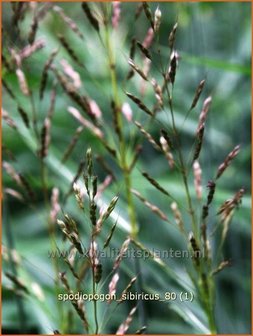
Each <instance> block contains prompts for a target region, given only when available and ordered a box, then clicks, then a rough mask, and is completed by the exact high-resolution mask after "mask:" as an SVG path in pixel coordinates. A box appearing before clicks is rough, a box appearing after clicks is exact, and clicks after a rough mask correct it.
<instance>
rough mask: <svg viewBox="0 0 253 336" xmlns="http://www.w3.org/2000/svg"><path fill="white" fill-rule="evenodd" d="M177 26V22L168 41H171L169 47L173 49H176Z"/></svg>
mask: <svg viewBox="0 0 253 336" xmlns="http://www.w3.org/2000/svg"><path fill="white" fill-rule="evenodd" d="M177 27H178V23H177V22H176V23H175V24H174V26H173V28H172V30H171V32H170V34H169V39H168V42H169V48H170V50H171V51H172V50H173V49H174V44H175V38H176V32H177Z"/></svg>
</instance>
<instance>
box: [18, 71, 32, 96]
mask: <svg viewBox="0 0 253 336" xmlns="http://www.w3.org/2000/svg"><path fill="white" fill-rule="evenodd" d="M16 75H17V78H18V82H19V87H20V90H21V92H22V93H23V94H24V95H25V96H29V95H30V91H29V88H28V85H27V81H26V78H25V74H24V72H23V71H22V70H21V69H19V68H18V69H17V70H16Z"/></svg>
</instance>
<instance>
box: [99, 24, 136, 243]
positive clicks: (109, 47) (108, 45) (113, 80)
mask: <svg viewBox="0 0 253 336" xmlns="http://www.w3.org/2000/svg"><path fill="white" fill-rule="evenodd" d="M105 46H106V49H107V53H108V65H109V69H110V77H111V84H112V90H113V97H114V100H115V104H116V106H119V105H120V100H119V95H118V87H117V76H116V71H115V60H114V55H113V51H112V45H111V39H110V34H109V27H108V20H106V25H105ZM116 118H117V121H116V122H117V124H118V125H119V127H120V132H121V133H122V116H121V112H120V110H119V109H117V112H116ZM119 147H120V162H119V165H120V167H121V169H122V172H123V175H124V182H125V192H126V199H127V207H128V215H129V220H130V224H131V236H132V237H133V238H136V237H137V234H138V227H137V221H136V215H135V210H134V202H133V196H132V193H131V188H132V181H131V172H130V170H129V167H128V165H127V160H126V143H125V141H124V138H123V137H119Z"/></svg>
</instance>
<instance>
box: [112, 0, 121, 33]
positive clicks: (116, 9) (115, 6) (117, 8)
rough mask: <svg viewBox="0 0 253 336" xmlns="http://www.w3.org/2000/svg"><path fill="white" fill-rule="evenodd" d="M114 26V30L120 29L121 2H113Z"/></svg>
mask: <svg viewBox="0 0 253 336" xmlns="http://www.w3.org/2000/svg"><path fill="white" fill-rule="evenodd" d="M112 8H113V9H112V26H113V28H114V29H117V28H118V25H119V21H120V13H121V9H120V1H113V2H112Z"/></svg>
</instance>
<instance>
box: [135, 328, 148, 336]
mask: <svg viewBox="0 0 253 336" xmlns="http://www.w3.org/2000/svg"><path fill="white" fill-rule="evenodd" d="M146 329H147V327H146V326H143V327H141V328H140V329H138V330H136V332H135V333H134V335H142V334H144V333H145V331H146Z"/></svg>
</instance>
